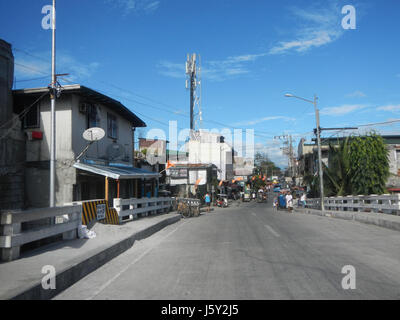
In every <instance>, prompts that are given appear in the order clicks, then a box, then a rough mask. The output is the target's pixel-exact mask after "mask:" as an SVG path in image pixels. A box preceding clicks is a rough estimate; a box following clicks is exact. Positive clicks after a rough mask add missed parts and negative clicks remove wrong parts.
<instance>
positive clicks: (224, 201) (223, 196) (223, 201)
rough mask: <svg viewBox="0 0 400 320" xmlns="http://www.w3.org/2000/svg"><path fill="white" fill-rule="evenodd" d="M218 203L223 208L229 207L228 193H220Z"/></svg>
mask: <svg viewBox="0 0 400 320" xmlns="http://www.w3.org/2000/svg"><path fill="white" fill-rule="evenodd" d="M216 205H217V206H218V207H221V208H227V207H228V195H226V194H219V195H218V197H217V200H216Z"/></svg>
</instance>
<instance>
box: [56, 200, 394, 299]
mask: <svg viewBox="0 0 400 320" xmlns="http://www.w3.org/2000/svg"><path fill="white" fill-rule="evenodd" d="M131 223H134V222H131ZM94 241H95V239H94ZM348 265H350V266H352V267H354V270H355V278H353V279H354V280H355V286H356V288H355V289H347V290H345V289H343V287H342V279H343V278H344V277H346V276H350V274H349V275H348V274H347V273H346V274H345V273H342V268H343V267H344V266H348ZM399 270H400V232H397V231H392V230H388V229H384V228H380V227H377V226H371V225H365V224H361V223H358V222H353V221H345V220H339V219H333V218H328V217H319V216H314V215H307V214H300V213H288V212H286V211H278V212H276V211H273V209H272V207H271V202H269V203H267V204H264V203H261V204H260V203H255V202H251V203H244V204H240V205H239V203H238V204H236V203H234V204H232V206H230V207H229V208H216V209H215V210H214V211H212V212H210V213H203V214H202V215H201V216H200V217H198V218H189V219H183V220H181V221H180V222H178V223H176V224H174V225H171V226H168V227H167V228H165V229H163V230H162V231H160V232H158V233H156V234H155V235H153V236H152V237H150V238H148V239H145V240H142V241H138V242H136V243H135V244H134V246H133V247H132V248H131V249H130V250H128V251H126V252H125V253H123V254H122V255H120V256H118V257H117V258H115V259H113V260H112V261H110V262H109V263H107V264H106V265H104V266H103V267H101V268H99V269H98V270H96V271H95V272H93V273H91V274H90V275H88V276H86V277H85V278H83V279H82V280H81V281H79V282H78V283H76V284H75V285H73V286H72V287H70V288H69V289H67V290H66V291H64V292H62V293H61V294H59V295H58V296H57V297H55V299H79V300H81V299H82V300H83V299H88V300H89V299H146V300H151V299H172V300H181V299H199V300H203V299H210V300H214V299H234V300H249V299H400V272H399ZM346 279H347V280H346V281H344V282H345V283H347V284H349V283H351V282H349V280H348V278H346ZM353 284H354V282H353Z"/></svg>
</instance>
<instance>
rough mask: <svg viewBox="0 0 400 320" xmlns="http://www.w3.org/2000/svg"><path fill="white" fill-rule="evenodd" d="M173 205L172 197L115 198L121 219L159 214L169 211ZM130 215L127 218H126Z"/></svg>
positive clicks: (115, 204)
mask: <svg viewBox="0 0 400 320" xmlns="http://www.w3.org/2000/svg"><path fill="white" fill-rule="evenodd" d="M171 206H172V199H171V198H167V197H163V198H142V199H137V198H131V199H120V198H116V199H114V208H115V209H116V210H117V213H118V216H119V221H120V222H122V221H128V220H132V219H134V218H137V216H138V215H139V214H140V215H144V216H148V215H149V214H157V213H164V212H168V211H169V209H170V208H171ZM126 217H128V218H127V219H125V218H126Z"/></svg>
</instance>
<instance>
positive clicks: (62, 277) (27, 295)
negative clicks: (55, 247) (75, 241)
mask: <svg viewBox="0 0 400 320" xmlns="http://www.w3.org/2000/svg"><path fill="white" fill-rule="evenodd" d="M180 219H181V217H180V216H175V217H171V218H168V219H165V220H163V221H160V222H158V223H157V224H155V225H153V226H150V227H148V228H146V229H144V230H142V231H139V232H137V233H134V234H133V235H131V236H129V237H127V238H126V239H124V240H122V241H120V242H118V243H116V244H115V245H112V246H111V247H109V248H107V249H105V250H103V251H101V252H98V253H96V254H95V255H93V256H91V257H88V258H87V259H86V260H84V261H82V262H79V263H77V264H75V265H74V266H72V267H69V268H67V269H65V270H62V271H61V272H60V273H58V274H57V276H56V283H57V288H56V289H54V290H45V289H43V288H42V284H41V282H39V283H38V284H37V285H34V286H33V287H31V288H29V289H27V290H25V291H24V292H21V293H19V294H17V295H16V296H14V297H11V298H9V299H10V300H49V299H51V298H53V297H55V296H56V295H58V294H59V293H61V292H62V291H64V290H65V289H67V288H68V287H70V286H72V285H73V284H74V283H76V282H78V281H79V280H81V279H82V278H83V277H85V276H87V275H88V274H89V273H91V272H93V271H95V270H96V269H98V268H100V267H101V266H102V265H104V264H105V263H107V262H109V261H110V260H112V259H114V258H115V257H117V256H118V255H120V254H121V253H123V252H125V251H126V250H128V249H130V248H131V247H132V246H133V244H134V242H135V241H137V240H142V239H145V238H147V237H150V236H151V235H153V234H154V233H156V232H158V231H160V230H161V229H163V228H165V227H167V226H168V225H170V224H173V223H176V222H178V221H179V220H180Z"/></svg>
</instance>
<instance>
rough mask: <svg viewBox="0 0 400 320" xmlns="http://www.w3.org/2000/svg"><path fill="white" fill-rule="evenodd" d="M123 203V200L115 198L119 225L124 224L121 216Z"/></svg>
mask: <svg viewBox="0 0 400 320" xmlns="http://www.w3.org/2000/svg"><path fill="white" fill-rule="evenodd" d="M121 202H122V199H121V198H114V201H113V207H114V208H115V210H116V211H117V214H118V219H119V223H121V222H122V216H121V211H122V205H121Z"/></svg>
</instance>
